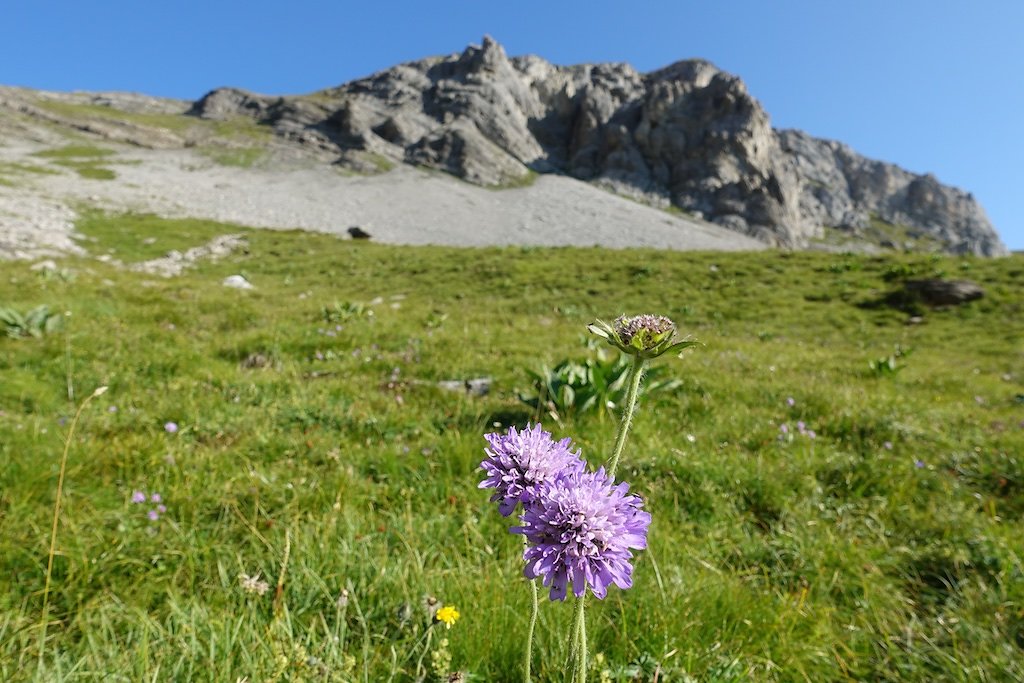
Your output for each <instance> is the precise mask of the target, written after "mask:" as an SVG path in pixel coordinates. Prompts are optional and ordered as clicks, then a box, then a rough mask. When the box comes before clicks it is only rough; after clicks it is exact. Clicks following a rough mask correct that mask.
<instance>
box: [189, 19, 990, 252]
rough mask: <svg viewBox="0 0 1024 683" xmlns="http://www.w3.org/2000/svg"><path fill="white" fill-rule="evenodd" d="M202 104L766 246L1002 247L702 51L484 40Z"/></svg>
mask: <svg viewBox="0 0 1024 683" xmlns="http://www.w3.org/2000/svg"><path fill="white" fill-rule="evenodd" d="M191 113H192V114H194V115H196V116H200V117H204V118H212V119H224V118H229V117H233V116H237V115H239V114H245V115H248V116H251V117H253V118H255V119H256V120H258V121H260V122H261V123H265V124H268V125H271V126H273V127H274V129H275V131H276V132H277V133H278V134H279V135H281V136H284V137H286V138H288V139H291V140H294V141H296V142H299V143H302V144H304V145H308V146H312V147H314V148H316V149H318V150H320V151H322V152H325V153H328V154H333V155H335V156H336V158H337V160H338V161H339V163H342V164H345V165H349V166H352V167H354V168H356V169H359V170H373V169H374V168H379V167H381V166H382V165H386V164H390V163H394V162H406V163H410V164H415V165H419V166H426V167H430V168H435V169H440V170H443V171H446V172H448V173H452V174H454V175H456V176H458V177H460V178H462V179H464V180H466V181H468V182H471V183H475V184H479V185H485V186H499V187H500V186H514V185H517V184H523V183H527V182H529V181H530V178H531V175H532V174H533V173H560V174H567V175H570V176H573V177H576V178H579V179H582V180H586V181H590V182H593V183H596V184H599V185H601V186H604V187H606V188H608V189H611V190H613V191H615V192H618V193H621V194H625V195H628V196H631V197H633V198H635V199H638V200H641V201H644V202H646V203H650V204H653V205H655V206H661V207H665V208H667V207H669V206H672V207H676V208H678V209H681V210H682V211H685V212H688V213H690V214H692V215H694V216H696V217H698V218H703V219H705V220H708V221H711V222H713V223H716V224H719V225H722V226H724V227H727V228H730V229H732V230H735V231H738V232H741V233H744V234H746V235H750V236H753V237H755V238H757V239H759V240H762V241H764V242H766V243H768V244H774V245H782V246H789V247H804V246H807V245H808V244H809V243H810V241H811V240H813V239H814V238H816V237H820V236H821V235H822V233H823V229H824V228H838V229H840V230H843V231H845V232H846V234H848V235H849V236H850V237H851V238H852V239H854V240H856V238H857V237H858V235H859V233H858V231H859V230H862V229H863V228H864V227H866V226H867V225H869V224H870V223H871V222H872V221H882V222H884V223H886V224H892V225H893V226H898V227H899V228H901V229H902V230H904V231H905V232H907V233H909V234H911V235H920V236H924V237H927V238H928V239H929V240H931V241H932V242H933V243H934V244H937V245H938V246H939V247H941V248H943V249H946V250H949V251H954V252H969V253H976V254H984V255H996V254H1002V253H1005V251H1006V249H1005V247H1004V246H1003V245H1002V243H1001V242H1000V241H999V237H998V236H997V235H996V233H995V231H994V229H993V228H992V226H991V224H990V223H989V221H988V219H987V218H986V216H985V213H984V211H983V210H982V208H981V207H980V206H979V205H978V203H977V202H976V201H975V200H974V198H973V197H972V196H971V195H970V194H967V193H964V192H962V191H960V190H957V189H955V188H951V187H948V186H945V185H942V184H940V183H939V182H938V181H937V180H936V179H935V178H934V177H932V176H918V175H914V174H911V173H909V172H907V171H904V170H902V169H900V168H898V167H896V166H893V165H891V164H886V163H883V162H879V161H873V160H870V159H866V158H864V157H861V156H859V155H857V154H856V153H855V152H853V151H852V150H850V149H849V148H848V147H846V146H844V145H841V144H838V143H834V142H829V141H825V140H819V139H816V138H813V137H811V136H808V135H806V134H804V133H801V132H799V131H776V130H774V129H773V128H772V126H771V123H770V121H769V118H768V115H767V114H766V113H765V111H764V109H763V108H762V107H761V105H760V104H759V103H758V102H757V100H755V99H754V98H753V97H752V96H751V95H750V93H749V92H748V91H747V89H746V86H745V85H744V84H743V82H742V81H741V80H740V79H739V78H737V77H736V76H733V75H730V74H728V73H725V72H723V71H721V70H719V69H717V68H716V67H715V66H713V65H712V64H710V63H708V62H706V61H702V60H687V61H681V62H677V63H675V64H672V65H671V66H668V67H665V68H664V69H660V70H658V71H654V72H651V73H647V74H641V73H638V72H637V71H635V70H634V69H633V68H632V67H631V66H629V65H628V64H585V65H579V66H570V67H562V66H555V65H553V64H550V63H549V62H547V61H545V60H543V59H541V58H539V57H534V56H527V57H516V58H509V57H508V56H507V55H506V54H505V51H504V49H503V48H502V47H501V46H500V45H499V44H498V43H496V42H495V41H494V40H492V39H491V38H489V37H485V38H484V40H483V44H482V45H480V46H470V47H468V48H466V50H465V51H463V52H462V53H461V54H456V55H451V56H448V57H439V58H432V59H424V60H421V61H417V62H411V63H407V64H401V65H398V66H395V67H393V68H390V69H387V70H385V71H381V72H379V73H376V74H374V75H372V76H369V77H367V78H363V79H360V80H356V81H352V82H350V83H347V84H344V85H342V86H340V87H338V88H335V89H331V90H325V91H321V92H318V93H315V94H313V95H309V96H301V97H265V96H260V95H254V94H252V93H247V92H244V91H241V90H237V89H231V88H225V89H219V90H215V91H213V92H210V93H209V94H207V95H206V96H205V97H203V98H202V99H201V100H199V101H198V102H196V103H195V104H194V106H193V107H192V110H191Z"/></svg>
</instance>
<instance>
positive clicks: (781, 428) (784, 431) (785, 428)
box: [779, 424, 789, 434]
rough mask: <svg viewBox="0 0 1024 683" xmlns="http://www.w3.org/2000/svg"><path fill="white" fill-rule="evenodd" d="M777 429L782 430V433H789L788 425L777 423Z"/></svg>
mask: <svg viewBox="0 0 1024 683" xmlns="http://www.w3.org/2000/svg"><path fill="white" fill-rule="evenodd" d="M779 431H780V432H782V433H783V434H789V425H787V424H781V425H779Z"/></svg>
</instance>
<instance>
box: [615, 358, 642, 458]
mask: <svg viewBox="0 0 1024 683" xmlns="http://www.w3.org/2000/svg"><path fill="white" fill-rule="evenodd" d="M646 362H647V361H646V360H645V359H643V358H641V357H640V356H634V357H633V366H632V367H631V368H630V370H629V372H630V375H629V390H628V391H627V392H626V405H625V406H623V410H622V424H620V425H619V433H618V434H617V435H616V436H615V448H613V449H612V457H611V460H609V461H608V476H609V477H612V478H614V477H615V470H617V469H618V467H619V458H620V457H621V456H622V447H623V446H625V445H626V434H628V433H629V427H630V425H632V424H633V413H634V411H635V410H636V399H637V397H638V396H639V395H640V380H642V379H643V376H644V365H645V364H646Z"/></svg>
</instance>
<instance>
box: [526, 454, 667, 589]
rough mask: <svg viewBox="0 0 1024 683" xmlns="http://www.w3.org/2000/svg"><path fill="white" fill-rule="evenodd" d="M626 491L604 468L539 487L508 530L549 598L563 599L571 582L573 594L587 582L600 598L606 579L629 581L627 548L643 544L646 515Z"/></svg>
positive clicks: (608, 581)
mask: <svg viewBox="0 0 1024 683" xmlns="http://www.w3.org/2000/svg"><path fill="white" fill-rule="evenodd" d="M628 492H629V484H626V483H624V482H621V483H618V484H615V483H614V481H613V480H612V479H610V478H609V477H608V475H607V474H606V473H605V471H604V468H603V467H602V468H601V469H599V470H598V471H597V472H575V473H573V474H569V475H567V476H565V477H561V478H559V479H557V480H555V481H549V482H547V483H545V484H543V485H541V486H540V487H538V493H537V497H536V498H534V500H533V503H532V504H531V505H529V506H526V508H525V512H523V515H522V517H521V521H522V526H518V527H512V529H510V531H512V533H515V534H523V535H524V536H525V537H526V540H527V548H526V550H525V551H523V559H524V560H525V561H526V568H525V569H524V570H523V574H524V575H525V576H526V578H528V579H535V578H537V577H538V576H539V577H541V578H542V579H543V582H544V585H545V586H550V588H551V591H550V594H549V597H550V599H551V600H564V599H565V597H566V594H567V592H568V588H569V585H570V584H572V592H573V594H574V595H575V596H576V597H580V596H582V595H583V594H584V593H585V592H586V590H587V588H588V587H589V588H590V590H591V592H592V593H593V594H594V595H595V596H596V597H597V598H599V599H603V598H604V597H605V595H607V592H608V586H609V585H611V584H615V585H616V586H618V587H619V588H622V589H626V588H629V587H630V586H632V585H633V565H632V564H630V560H632V559H633V553H632V552H631V550H632V549H642V548H646V547H647V528H648V526H650V523H651V515H650V513H648V512H644V511H643V510H641V509H640V508H641V506H642V505H643V501H641V500H640V498H639V497H637V496H634V495H629V493H628Z"/></svg>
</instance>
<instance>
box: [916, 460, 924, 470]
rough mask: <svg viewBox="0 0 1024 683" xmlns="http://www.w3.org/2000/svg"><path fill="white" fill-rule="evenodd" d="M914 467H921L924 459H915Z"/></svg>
mask: <svg viewBox="0 0 1024 683" xmlns="http://www.w3.org/2000/svg"><path fill="white" fill-rule="evenodd" d="M914 467H916V468H917V469H922V468H923V467H924V460H915V461H914Z"/></svg>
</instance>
